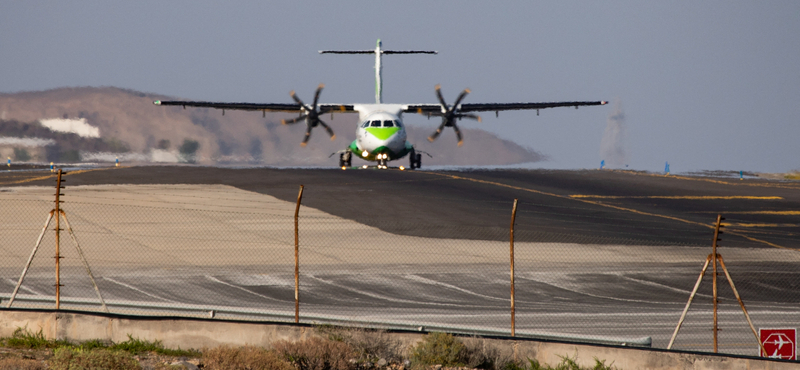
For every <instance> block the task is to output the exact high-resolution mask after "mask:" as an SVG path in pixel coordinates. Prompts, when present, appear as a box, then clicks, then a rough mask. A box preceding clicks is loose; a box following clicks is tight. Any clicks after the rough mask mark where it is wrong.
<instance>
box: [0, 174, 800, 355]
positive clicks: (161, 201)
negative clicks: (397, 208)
mask: <svg viewBox="0 0 800 370" xmlns="http://www.w3.org/2000/svg"><path fill="white" fill-rule="evenodd" d="M53 193H54V189H53V188H41V187H19V188H6V189H4V190H3V191H2V192H0V299H2V306H3V307H5V306H7V305H8V302H9V299H10V296H11V293H12V291H13V290H14V288H15V285H16V284H17V281H18V280H19V278H20V274H21V272H22V270H23V267H24V266H25V264H26V261H27V260H28V258H29V257H30V254H31V250H32V249H33V247H34V245H35V244H36V240H37V237H38V235H39V234H40V233H41V232H42V228H43V226H44V224H45V220H46V219H47V216H48V212H49V211H50V210H51V209H53ZM63 193H64V194H65V195H64V196H63V197H62V199H63V200H64V203H63V205H62V208H63V210H64V212H65V215H66V218H67V220H68V221H69V225H70V226H71V227H72V230H73V231H74V235H75V237H76V239H77V241H78V243H79V245H80V247H81V249H82V250H83V253H84V255H85V257H86V260H87V262H88V265H89V266H90V267H91V271H92V273H93V275H94V277H95V280H96V282H97V286H98V289H99V291H100V293H101V294H102V298H103V300H104V301H105V302H106V304H107V307H108V310H109V311H110V312H114V313H122V314H130V315H175V316H186V317H208V318H224V319H239V320H271V321H285V322H293V321H294V319H295V275H294V269H295V257H294V247H295V234H294V232H295V229H294V211H295V204H294V203H292V202H287V201H282V200H279V199H277V198H274V197H271V196H268V195H263V194H257V193H253V192H248V191H244V190H240V189H237V188H233V187H228V186H223V185H176V186H158V185H100V186H76V187H69V188H67V189H65V190H64V191H63ZM314 196H315V195H314V192H313V189H306V192H305V195H304V200H307V199H309V198H313V197H314ZM373 196H378V195H377V194H376V195H373ZM511 203H512V200H507V201H505V200H504V201H497V202H495V203H493V204H491V205H490V207H496V208H502V209H507V210H508V220H509V224H510V218H511ZM474 205H475V204H474V203H472V202H471V201H470V200H464V201H463V202H462V205H461V206H460V207H459V209H454V210H452V212H470V211H471V209H472V208H473V206H474ZM342 206H343V207H344V206H347V205H346V204H342ZM482 206H483V207H484V209H485V207H486V204H482ZM518 207H519V211H518V213H517V216H516V217H517V220H518V221H520V220H524V219H525V218H526V217H531V216H533V215H536V216H538V217H541V216H542V215H543V214H544V215H545V216H547V217H548V219H549V220H551V221H550V222H546V223H542V224H540V225H538V226H537V227H535V228H533V227H530V226H526V227H517V229H516V230H515V240H516V243H515V328H516V335H518V336H521V335H526V336H536V337H541V338H561V339H569V338H572V339H571V340H578V341H587V342H611V343H618V344H621V343H626V344H629V345H648V344H651V345H652V346H653V347H658V348H666V347H667V343H668V342H669V340H670V337H671V336H672V334H673V331H674V329H675V325H676V324H677V322H678V319H679V317H680V315H681V312H682V310H683V309H684V306H685V305H686V302H687V300H688V298H689V294H690V292H691V290H692V287H693V286H694V284H695V281H696V280H697V278H698V275H699V274H700V270H701V268H702V266H703V262H704V260H705V259H706V256H708V255H709V253H710V252H711V248H710V244H711V239H712V238H713V230H712V229H710V228H709V229H708V230H707V232H706V231H702V232H698V233H696V234H688V235H687V234H685V233H684V234H681V232H682V231H681V230H682V229H680V228H677V227H676V229H675V234H677V235H676V236H675V238H673V239H671V240H665V241H663V242H652V241H647V239H646V238H642V237H641V236H642V235H644V234H645V233H646V231H647V229H648V228H653V229H664V228H667V229H668V228H671V227H674V226H672V225H671V224H670V223H669V222H666V221H663V220H659V219H656V218H647V217H639V216H637V215H635V214H634V215H631V218H637V221H638V222H637V223H636V224H635V225H636V226H635V227H628V226H625V225H626V222H624V221H627V220H623V219H610V218H608V217H603V216H602V215H596V214H593V213H592V212H593V211H592V208H591V207H588V206H587V207H585V208H581V207H580V206H576V207H571V208H570V209H568V210H565V209H559V208H558V207H554V206H553V205H548V204H537V203H531V202H520V204H519V206H518ZM390 209H391V207H390V206H389V205H386V207H383V206H382V205H380V203H379V200H377V199H376V207H375V208H374V209H364V210H363V212H364V217H365V218H369V219H371V220H372V221H371V222H370V223H369V225H366V224H364V223H359V222H355V221H352V220H348V219H344V218H340V217H336V216H333V215H330V214H327V213H324V212H322V211H319V210H317V209H314V208H310V207H305V206H301V208H300V211H299V301H300V306H299V307H300V308H299V317H300V322H305V323H314V322H316V323H349V324H356V325H370V326H375V327H386V328H419V327H422V328H424V329H426V330H450V331H462V332H472V333H478V334H481V333H483V334H496V335H507V334H509V333H510V330H511V313H510V291H511V287H510V254H509V252H510V245H509V241H508V238H509V230H508V229H503V228H497V227H495V228H489V227H487V228H477V227H473V226H463V227H452V226H448V227H447V233H446V234H447V235H449V236H451V237H443V236H442V235H443V234H442V226H441V225H437V224H435V223H430V222H420V221H418V220H415V219H414V218H406V219H396V218H394V217H393V215H391V214H385V213H383V212H387V210H390ZM566 214H569V217H562V216H564V215H566ZM715 216H716V215H713V216H709V224H711V222H712V221H713V220H712V217H715ZM740 221H741V222H744V221H746V220H744V219H742V220H737V219H736V218H732V219H729V220H728V222H731V223H735V222H740ZM519 224H520V225H523V224H525V225H528V224H529V223H524V222H519ZM598 224H601V225H606V228H607V230H608V231H607V232H594V231H592V232H583V230H584V228H586V230H589V229H591V230H597V227H596V226H597V225H598ZM589 226H592V227H591V228H589ZM60 227H61V229H63V230H62V231H61V233H60V235H61V237H60V243H59V244H60V256H61V257H62V259H61V268H60V281H61V284H62V285H63V287H61V296H60V304H61V308H62V309H74V310H87V311H101V310H102V307H101V304H100V300H99V299H98V297H97V294H96V292H95V289H94V287H93V284H92V281H91V280H90V279H89V276H88V274H87V271H86V269H85V268H84V265H83V263H82V261H81V258H80V256H79V254H78V252H77V250H76V248H75V246H74V244H73V240H72V239H71V238H70V236H69V230H67V227H66V224H65V222H63V219H62V222H60ZM54 228H55V221H53V222H51V224H50V226H49V227H48V230H47V231H46V232H45V233H44V237H43V239H42V242H41V246H40V248H39V250H38V252H37V254H36V256H35V257H34V258H33V260H32V263H31V267H30V269H29V271H28V272H27V274H26V276H25V279H24V281H23V284H22V285H21V286H20V289H19V292H18V294H17V296H16V297H15V301H14V302H13V305H12V307H13V308H52V307H54V304H55V287H54V284H55V268H54V265H55V263H54V257H55V232H54V230H53V229H54ZM763 232H768V233H771V234H770V236H771V237H772V238H775V240H785V241H793V240H795V238H796V235H795V233H794V231H792V230H791V229H788V230H787V229H786V228H783V229H781V228H777V229H774V230H769V231H763ZM453 235H455V236H457V237H455V238H454V237H452V236H453ZM723 239H724V240H725V237H723ZM721 244H723V245H724V247H721V248H720V250H719V253H720V254H721V255H722V256H723V257H724V259H725V263H726V264H727V267H728V269H729V271H730V273H731V276H732V279H733V281H734V282H735V284H736V288H737V289H738V290H739V292H740V293H741V296H742V299H743V300H744V303H745V304H746V305H747V309H748V311H749V313H750V315H751V318H752V320H753V323H754V324H755V326H756V329H759V328H774V327H796V326H797V324H798V323H799V322H800V309H798V303H800V293H798V289H797V288H798V284H799V283H800V279H798V274H800V268H799V267H800V252H797V251H795V250H790V249H779V248H772V247H768V246H765V245H763V244H760V243H758V242H755V241H752V240H748V239H742V238H739V239H736V242H735V243H733V242H730V243H726V242H725V241H723V242H722V243H721ZM720 274H721V271H720ZM711 278H712V274H711V269H710V268H709V272H708V273H706V276H705V278H704V280H703V282H702V284H701V285H700V288H699V290H698V292H697V296H696V297H695V300H694V301H693V303H692V306H691V308H690V310H689V311H688V315H687V318H686V321H685V322H684V324H683V326H682V328H681V331H680V333H679V334H678V336H677V339H676V341H675V345H674V346H673V348H675V349H683V350H696V351H705V352H711V351H712V350H713V343H712V291H711V289H712V283H711ZM718 281H719V327H720V329H721V330H720V331H719V351H720V352H724V353H735V354H746V355H758V353H759V351H758V343H757V341H756V339H755V337H754V336H753V333H752V332H751V330H750V327H749V326H748V324H747V321H746V320H745V317H744V314H743V313H742V310H741V308H740V307H739V304H738V302H737V300H736V298H735V297H734V295H733V293H732V290H731V289H730V287H729V286H728V283H727V281H726V280H725V277H724V274H721V275H720V277H719V280H718ZM648 338H649V339H648ZM650 341H652V342H650Z"/></svg>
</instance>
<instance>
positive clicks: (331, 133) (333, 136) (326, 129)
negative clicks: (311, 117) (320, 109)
mask: <svg viewBox="0 0 800 370" xmlns="http://www.w3.org/2000/svg"><path fill="white" fill-rule="evenodd" d="M317 121H319V124H320V125H322V127H324V128H325V131H327V132H328V135H330V136H331V141H333V140H334V139H336V134H334V133H333V130H331V127H330V126H328V124H327V123H325V121H323V120H321V119H317Z"/></svg>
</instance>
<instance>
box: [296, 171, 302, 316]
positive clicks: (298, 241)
mask: <svg viewBox="0 0 800 370" xmlns="http://www.w3.org/2000/svg"><path fill="white" fill-rule="evenodd" d="M302 199H303V185H300V192H299V193H297V206H296V207H295V209H294V322H296V323H299V322H300V232H299V229H298V217H299V215H300V201H301V200H302Z"/></svg>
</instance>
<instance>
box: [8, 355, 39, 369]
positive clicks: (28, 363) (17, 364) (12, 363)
mask: <svg viewBox="0 0 800 370" xmlns="http://www.w3.org/2000/svg"><path fill="white" fill-rule="evenodd" d="M44 368H45V367H44V364H42V362H41V361H37V360H29V359H22V358H19V357H6V358H4V359H2V360H0V370H44Z"/></svg>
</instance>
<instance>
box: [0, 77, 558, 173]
mask: <svg viewBox="0 0 800 370" xmlns="http://www.w3.org/2000/svg"><path fill="white" fill-rule="evenodd" d="M173 99H174V100H180V99H178V98H174V97H167V96H163V95H156V94H147V93H141V92H137V91H132V90H126V89H120V88H115V87H79V88H59V89H53V90H47V91H36V92H19V93H11V94H0V139H3V140H0V154H1V155H3V156H6V155H8V156H11V157H12V158H14V159H15V160H20V159H19V158H16V157H17V154H19V153H20V150H19V149H17V150H16V151H15V152H12V151H11V150H12V148H11V147H13V146H20V145H30V146H32V147H35V146H36V145H39V148H40V149H39V150H38V152H37V149H32V151H33V152H34V153H33V154H32V155H30V156H29V157H30V158H31V159H32V160H38V161H76V160H84V161H88V160H92V161H104V160H109V161H110V160H114V157H117V156H118V157H120V158H122V159H123V160H125V161H128V162H131V161H143V162H146V161H156V162H170V161H179V160H185V159H186V158H187V157H186V156H182V155H181V152H183V153H184V154H186V153H188V152H189V151H191V150H192V149H194V148H196V152H195V154H194V157H193V158H194V160H195V161H196V162H197V163H203V164H225V163H255V164H265V165H275V166H329V165H335V164H336V163H337V159H336V158H328V156H329V155H330V154H331V153H333V152H335V151H337V150H340V149H343V148H345V147H346V146H347V145H348V144H349V143H350V142H351V141H352V140H354V139H355V125H356V121H357V119H358V116H357V115H355V114H337V115H336V116H335V117H334V118H333V119H331V118H330V116H327V117H326V122H328V123H329V124H331V126H332V128H333V130H334V132H336V135H337V136H336V140H334V141H330V140H329V139H328V137H327V135H326V134H325V133H324V131H323V130H315V131H314V132H313V134H312V138H311V141H310V142H309V145H308V146H307V147H305V148H303V147H300V145H299V144H300V141H301V140H302V137H303V133H304V131H305V125H304V124H302V123H300V124H297V125H292V126H283V125H281V124H280V120H281V119H283V118H289V117H292V115H289V114H284V113H269V112H268V113H267V114H266V116H265V117H262V115H261V114H259V113H258V112H242V111H226V112H225V115H224V116H223V115H222V112H221V111H219V110H214V109H196V108H189V109H183V108H181V107H156V106H154V105H153V103H152V102H153V101H154V100H173ZM52 119H62V120H63V121H64V122H66V123H67V124H69V123H70V122H72V123H77V124H81V122H83V124H84V125H85V124H88V125H90V126H91V127H92V130H94V128H97V129H98V130H99V138H98V137H81V136H80V135H78V134H75V133H64V132H62V133H57V132H53V131H52V130H51V129H49V128H47V127H45V126H43V125H42V122H45V121H43V120H52ZM53 121H59V120H53ZM26 125H27V126H26ZM48 127H50V126H48ZM87 127H89V126H87ZM433 129H434V126H433V125H431V127H424V128H423V127H414V126H409V127H408V133H409V141H411V142H412V143H414V144H415V145H416V146H417V148H418V149H420V150H423V151H425V152H428V153H430V154H431V155H432V156H433V158H427V157H426V158H425V159H424V160H423V164H424V165H502V164H513V163H524V162H535V161H540V160H542V159H543V158H544V156H543V155H541V154H539V153H537V152H536V151H534V150H532V149H529V148H524V147H522V146H520V145H518V144H516V143H514V142H511V141H508V140H503V139H500V138H498V137H497V136H496V135H494V134H491V133H489V132H486V131H483V130H475V129H471V130H463V131H464V135H465V137H466V138H467V139H466V142H465V145H464V146H463V147H460V148H459V147H457V146H456V145H455V143H454V141H455V140H454V139H453V138H451V137H448V136H447V135H445V136H444V137H442V138H440V139H439V141H437V142H436V143H429V142H428V141H427V140H426V137H427V135H428V134H430V132H431V131H432V130H433ZM75 132H77V131H75ZM95 132H97V130H95ZM450 134H452V133H450ZM19 137H27V138H39V139H50V140H52V142H55V144H52V142H51V143H50V144H47V145H46V146H44V144H42V142H41V141H39V142H38V144H36V145H34V144H24V143H23V144H20V140H17V139H11V138H19ZM448 139H452V140H448ZM187 145H188V146H187ZM42 147H46V148H47V150H43V149H41V148H42ZM39 152H40V154H36V153H39ZM9 153H10V154H9ZM45 157H46V158H45ZM358 164H360V163H359V162H356V163H354V165H358ZM402 164H405V163H402Z"/></svg>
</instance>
